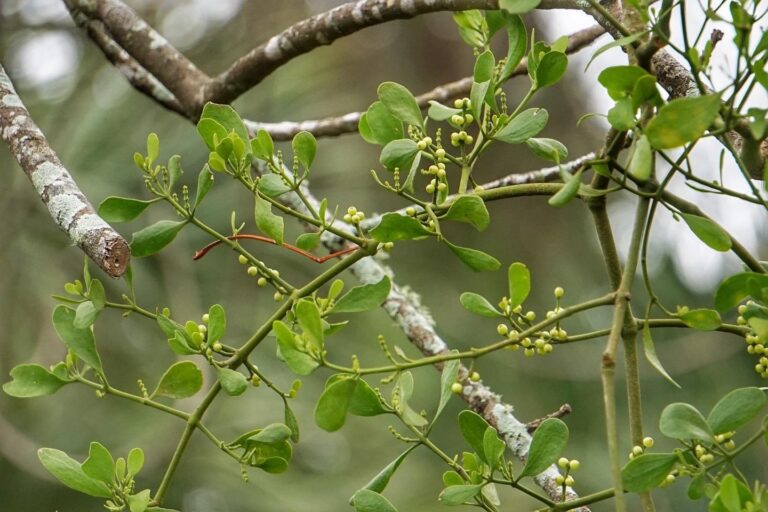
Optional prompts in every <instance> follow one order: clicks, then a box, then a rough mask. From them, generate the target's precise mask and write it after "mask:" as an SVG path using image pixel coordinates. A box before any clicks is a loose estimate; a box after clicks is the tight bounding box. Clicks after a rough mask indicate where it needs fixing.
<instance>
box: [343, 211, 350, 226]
mask: <svg viewBox="0 0 768 512" xmlns="http://www.w3.org/2000/svg"><path fill="white" fill-rule="evenodd" d="M342 219H344V222H346V223H347V224H352V216H351V215H350V214H348V213H346V214H344V217H342Z"/></svg>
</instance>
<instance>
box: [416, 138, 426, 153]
mask: <svg viewBox="0 0 768 512" xmlns="http://www.w3.org/2000/svg"><path fill="white" fill-rule="evenodd" d="M416 147H417V148H419V149H420V150H421V151H424V150H425V149H427V143H426V142H424V141H423V140H420V141H419V142H417V143H416Z"/></svg>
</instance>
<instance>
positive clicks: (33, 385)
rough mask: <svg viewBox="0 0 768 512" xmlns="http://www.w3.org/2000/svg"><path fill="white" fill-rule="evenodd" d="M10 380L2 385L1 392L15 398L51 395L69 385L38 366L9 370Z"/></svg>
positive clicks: (18, 367)
mask: <svg viewBox="0 0 768 512" xmlns="http://www.w3.org/2000/svg"><path fill="white" fill-rule="evenodd" d="M11 379H13V380H11V381H10V382H6V383H5V384H3V391H5V392H6V393H7V394H9V395H10V396H15V397H16V398H32V397H35V396H45V395H52V394H54V393H56V392H57V391H58V390H59V389H61V387H62V386H64V385H66V384H69V381H68V380H64V379H62V378H60V377H58V376H57V375H55V374H53V373H52V372H49V371H48V370H47V369H45V368H43V367H42V366H40V365H38V364H20V365H18V366H15V367H14V368H13V369H12V370H11Z"/></svg>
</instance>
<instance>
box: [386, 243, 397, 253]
mask: <svg viewBox="0 0 768 512" xmlns="http://www.w3.org/2000/svg"><path fill="white" fill-rule="evenodd" d="M383 248H384V250H385V251H387V252H391V251H392V249H394V248H395V243H394V242H385V243H384V247H383Z"/></svg>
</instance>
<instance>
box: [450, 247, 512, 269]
mask: <svg viewBox="0 0 768 512" xmlns="http://www.w3.org/2000/svg"><path fill="white" fill-rule="evenodd" d="M443 242H445V244H446V245H447V246H448V248H449V249H450V250H451V251H452V252H453V253H454V254H455V255H456V256H458V257H459V259H460V260H461V261H462V262H464V264H465V265H466V266H468V267H469V268H471V269H472V270H474V271H475V272H485V271H492V270H498V269H499V267H500V266H501V262H500V261H499V260H497V259H496V258H494V257H493V256H491V255H490V254H486V253H484V252H483V251H479V250H477V249H472V248H470V247H460V246H458V245H455V244H452V243H451V242H449V241H448V240H443Z"/></svg>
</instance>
